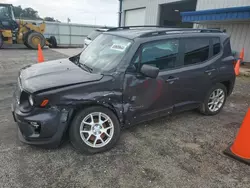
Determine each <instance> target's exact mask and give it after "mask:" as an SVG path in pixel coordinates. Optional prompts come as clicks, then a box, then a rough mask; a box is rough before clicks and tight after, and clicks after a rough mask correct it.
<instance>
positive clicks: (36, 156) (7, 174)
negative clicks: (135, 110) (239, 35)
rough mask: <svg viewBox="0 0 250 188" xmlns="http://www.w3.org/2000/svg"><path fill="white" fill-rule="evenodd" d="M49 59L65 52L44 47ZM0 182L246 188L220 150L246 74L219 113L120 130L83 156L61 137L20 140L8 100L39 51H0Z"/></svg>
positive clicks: (243, 102)
mask: <svg viewBox="0 0 250 188" xmlns="http://www.w3.org/2000/svg"><path fill="white" fill-rule="evenodd" d="M44 55H45V57H46V59H48V60H50V59H57V58H63V57H65V55H63V54H60V53H58V52H55V51H52V50H49V49H48V50H44ZM0 57H1V58H0V187H1V188H2V187H3V188H5V187H18V188H21V187H25V188H26V187H39V188H42V187H57V188H59V187H112V188H116V187H171V188H174V187H192V188H195V187H213V188H214V187H232V188H236V187H250V176H249V175H250V171H249V166H246V165H244V164H242V163H240V162H238V161H235V160H233V159H231V158H228V157H227V156H224V155H223V154H222V152H223V150H224V149H225V148H227V147H228V146H229V144H230V143H231V142H232V141H233V140H234V137H235V135H236V133H237V130H238V128H239V127H240V124H241V122H242V119H243V118H244V115H245V113H246V110H247V108H248V107H249V104H250V87H249V83H250V79H249V78H244V77H240V78H238V79H237V82H236V87H235V90H234V93H233V95H232V96H231V97H230V98H229V99H228V101H227V103H226V106H225V108H224V110H223V111H222V112H221V113H220V114H219V115H217V116H214V117H207V116H202V115H200V114H199V113H197V112H196V111H191V112H185V113H181V114H178V115H173V116H169V117H166V118H162V119H158V120H154V121H151V122H148V123H144V124H141V125H138V126H136V127H133V128H130V129H128V130H124V131H123V133H122V135H121V139H120V141H119V143H118V144H117V146H116V147H115V148H114V149H112V150H111V151H109V152H106V153H102V154H98V155H94V156H85V155H82V154H79V153H77V152H75V150H74V149H73V148H72V147H71V145H70V144H68V143H65V144H64V145H63V146H62V147H61V148H59V149H56V150H45V149H41V148H36V147H32V146H28V145H24V144H22V143H20V142H19V140H18V138H17V128H16V124H15V123H14V121H13V119H12V115H11V109H10V103H11V96H12V92H13V90H14V87H15V83H16V77H17V72H18V70H19V69H20V68H21V67H23V66H24V65H26V64H30V63H35V62H36V51H32V50H27V49H5V50H0Z"/></svg>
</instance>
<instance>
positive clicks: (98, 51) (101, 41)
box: [79, 34, 132, 72]
mask: <svg viewBox="0 0 250 188" xmlns="http://www.w3.org/2000/svg"><path fill="white" fill-rule="evenodd" d="M131 44H132V41H131V40H129V39H125V38H122V37H117V36H113V35H107V34H101V35H100V36H98V37H97V38H96V39H95V40H94V41H93V42H92V43H91V44H90V45H89V46H88V47H87V48H86V49H85V50H84V51H83V52H82V54H81V56H80V60H79V61H80V63H81V64H84V65H85V66H87V67H89V68H90V69H92V70H93V71H94V72H104V71H109V70H112V69H113V68H115V67H116V66H117V65H118V63H119V62H120V61H121V60H122V58H123V56H124V55H125V53H126V52H127V51H128V49H129V47H130V46H131Z"/></svg>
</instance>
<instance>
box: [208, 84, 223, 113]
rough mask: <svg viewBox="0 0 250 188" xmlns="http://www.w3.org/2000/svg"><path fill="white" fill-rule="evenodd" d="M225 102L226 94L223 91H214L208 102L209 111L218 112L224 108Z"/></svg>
mask: <svg viewBox="0 0 250 188" xmlns="http://www.w3.org/2000/svg"><path fill="white" fill-rule="evenodd" d="M224 101H225V92H224V91H223V90H222V89H216V90H214V91H213V92H212V93H211V95H210V97H209V100H208V109H209V110H210V111H211V112H217V111H218V110H220V108H221V107H222V106H223V103H224Z"/></svg>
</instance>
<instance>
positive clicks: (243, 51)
mask: <svg viewBox="0 0 250 188" xmlns="http://www.w3.org/2000/svg"><path fill="white" fill-rule="evenodd" d="M244 56H245V49H244V48H242V50H241V52H240V59H241V61H243V60H244Z"/></svg>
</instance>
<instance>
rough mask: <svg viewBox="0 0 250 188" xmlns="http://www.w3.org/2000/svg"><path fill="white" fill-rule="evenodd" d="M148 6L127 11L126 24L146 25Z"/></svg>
mask: <svg viewBox="0 0 250 188" xmlns="http://www.w3.org/2000/svg"><path fill="white" fill-rule="evenodd" d="M145 12H146V8H140V9H134V10H127V11H126V12H125V26H135V25H145Z"/></svg>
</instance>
